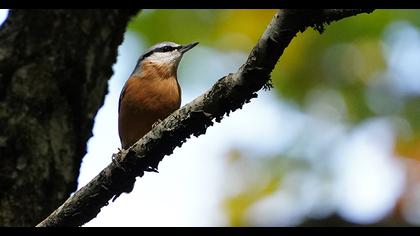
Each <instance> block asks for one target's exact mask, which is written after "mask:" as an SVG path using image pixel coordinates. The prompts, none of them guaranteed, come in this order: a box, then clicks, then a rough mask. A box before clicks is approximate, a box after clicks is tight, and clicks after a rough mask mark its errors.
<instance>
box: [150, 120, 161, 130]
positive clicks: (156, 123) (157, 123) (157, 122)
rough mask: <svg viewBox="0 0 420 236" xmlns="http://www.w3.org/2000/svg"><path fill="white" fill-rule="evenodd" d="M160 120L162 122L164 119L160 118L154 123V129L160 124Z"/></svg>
mask: <svg viewBox="0 0 420 236" xmlns="http://www.w3.org/2000/svg"><path fill="white" fill-rule="evenodd" d="M160 122H162V120H161V119H158V120H157V121H156V122H155V123H153V125H152V129H154V128H155V127H156V126H158V125H159V123H160Z"/></svg>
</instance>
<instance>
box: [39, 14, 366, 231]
mask: <svg viewBox="0 0 420 236" xmlns="http://www.w3.org/2000/svg"><path fill="white" fill-rule="evenodd" d="M363 12H371V10H281V11H279V12H278V13H277V14H276V15H275V16H274V17H273V19H272V21H271V23H270V25H269V26H268V27H267V29H266V30H265V32H264V34H263V35H262V37H261V38H260V40H259V41H258V43H257V45H256V46H255V47H254V49H253V50H252V52H251V53H250V55H249V57H248V60H247V62H246V63H245V64H244V65H243V66H241V68H239V70H238V71H237V72H236V73H233V74H229V75H228V76H225V77H223V78H221V79H220V80H219V81H218V82H217V83H216V84H215V85H214V86H213V87H212V88H211V89H210V90H209V91H208V92H206V93H205V94H203V95H202V96H200V97H198V98H196V99H195V100H194V101H192V102H191V103H189V104H187V105H185V106H184V107H182V108H181V109H179V110H178V111H175V112H174V113H173V114H171V115H170V116H169V117H168V118H166V119H165V120H163V121H162V122H161V123H160V124H158V125H157V126H156V127H155V128H154V129H153V130H151V131H150V132H149V133H148V134H146V135H145V136H144V137H143V138H142V139H140V140H139V141H138V142H137V143H136V144H134V145H133V146H132V147H130V148H129V149H128V150H125V151H123V152H120V153H119V154H118V155H116V157H117V158H116V159H115V160H114V162H112V163H111V164H110V165H108V167H106V168H105V169H104V170H103V171H102V172H101V173H99V175H97V176H96V177H95V178H94V179H93V180H92V181H91V182H89V183H88V184H87V185H86V186H84V187H83V188H81V189H80V190H79V191H77V192H76V193H75V194H74V195H73V196H72V197H71V198H69V199H68V200H67V201H66V202H65V203H64V204H63V205H61V206H60V207H59V208H58V209H57V210H55V211H54V212H53V213H52V214H51V215H50V216H49V217H48V218H46V219H45V220H44V221H42V222H41V223H40V224H38V226H80V225H82V224H84V223H86V222H88V221H89V220H91V219H92V218H94V217H95V216H96V215H97V214H98V213H99V212H100V209H101V208H102V207H103V206H105V205H107V204H108V201H109V200H110V199H111V198H114V199H115V198H116V197H118V196H119V195H120V194H121V193H122V192H130V191H131V190H132V188H133V186H134V182H135V178H136V177H137V176H140V177H141V176H143V174H144V172H145V171H156V169H157V166H158V164H159V162H160V161H161V160H162V159H163V157H164V156H165V155H169V154H171V153H172V151H173V150H174V149H175V147H177V146H181V145H182V144H183V143H184V142H185V141H186V139H187V138H189V137H190V136H191V135H195V136H199V135H201V134H204V133H205V131H206V129H207V128H208V127H209V126H211V125H212V124H213V121H214V120H215V121H216V122H220V120H221V119H222V118H223V116H224V115H225V114H227V115H228V114H229V113H230V112H232V111H235V110H236V109H238V108H241V107H242V106H243V104H245V103H246V102H249V101H250V99H252V98H254V97H256V96H257V94H256V92H257V91H258V90H260V89H261V88H263V87H269V86H270V85H269V79H270V73H271V71H272V69H273V68H274V66H275V64H276V63H277V61H278V59H279V58H280V56H281V55H282V53H283V50H284V49H285V48H286V47H287V45H288V44H289V43H290V41H291V40H292V38H293V37H294V36H295V35H296V33H298V32H299V31H304V30H305V29H306V28H307V27H309V26H313V27H315V28H316V29H318V30H319V31H322V30H323V27H324V24H326V23H330V22H331V21H334V20H339V19H342V18H345V17H348V16H352V15H356V14H359V13H363ZM104 158H106V157H104ZM180 171H182V170H180Z"/></svg>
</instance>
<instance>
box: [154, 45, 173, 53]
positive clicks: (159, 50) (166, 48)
mask: <svg viewBox="0 0 420 236" xmlns="http://www.w3.org/2000/svg"><path fill="white" fill-rule="evenodd" d="M177 48H178V47H172V46H164V47H160V48H156V49H155V50H153V52H170V51H173V50H175V49H177Z"/></svg>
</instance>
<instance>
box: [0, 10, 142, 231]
mask: <svg viewBox="0 0 420 236" xmlns="http://www.w3.org/2000/svg"><path fill="white" fill-rule="evenodd" d="M136 13H137V10H102V11H96V10H78V11H76V10H74V11H68V10H36V11H24V10H12V11H10V14H9V17H8V19H7V20H6V22H5V24H4V25H3V26H2V27H1V28H0V225H2V226H33V225H35V224H36V223H38V222H39V221H41V220H42V219H44V218H45V217H47V216H48V215H49V214H50V213H51V211H53V210H54V209H55V208H57V207H58V206H59V205H60V204H62V203H63V201H64V200H66V199H67V198H68V197H69V195H70V193H72V192H73V191H75V190H76V187H77V178H78V175H79V168H80V164H81V160H82V157H83V156H84V155H85V153H86V143H87V140H88V139H89V138H90V137H91V136H92V126H93V120H94V117H95V115H96V112H97V111H98V109H99V107H100V106H101V105H102V104H103V101H104V97H105V94H106V92H107V81H108V79H109V78H110V77H111V75H112V73H113V71H112V65H113V64H114V63H115V61H116V56H117V49H118V46H119V45H120V43H121V42H122V40H123V34H124V32H125V28H126V26H127V23H128V21H129V20H130V17H131V16H133V15H135V14H136Z"/></svg>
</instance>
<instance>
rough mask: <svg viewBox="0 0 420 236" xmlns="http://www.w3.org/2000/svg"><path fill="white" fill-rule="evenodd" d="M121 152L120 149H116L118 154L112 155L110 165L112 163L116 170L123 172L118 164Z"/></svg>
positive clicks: (122, 168)
mask: <svg viewBox="0 0 420 236" xmlns="http://www.w3.org/2000/svg"><path fill="white" fill-rule="evenodd" d="M122 151H123V150H122V149H120V148H118V152H117V153H113V154H112V163H114V165H115V166H117V168H118V169H121V170H123V171H124V172H125V169H124V167H122V166H121V165H120V163H119V162H120V160H121V157H122Z"/></svg>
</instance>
